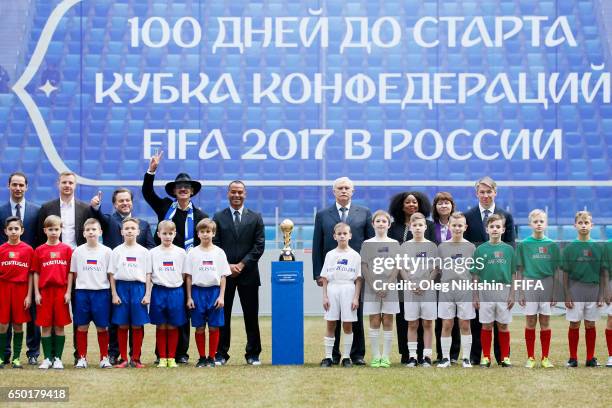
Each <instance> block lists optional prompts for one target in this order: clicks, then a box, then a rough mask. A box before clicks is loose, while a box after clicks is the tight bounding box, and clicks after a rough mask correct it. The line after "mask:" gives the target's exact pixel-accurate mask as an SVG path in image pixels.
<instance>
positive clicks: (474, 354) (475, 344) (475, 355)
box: [470, 310, 502, 364]
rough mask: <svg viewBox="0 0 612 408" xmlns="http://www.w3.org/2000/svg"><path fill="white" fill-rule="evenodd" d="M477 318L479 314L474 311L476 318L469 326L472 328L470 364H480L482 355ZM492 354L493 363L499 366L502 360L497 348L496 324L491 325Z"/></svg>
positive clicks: (480, 328)
mask: <svg viewBox="0 0 612 408" xmlns="http://www.w3.org/2000/svg"><path fill="white" fill-rule="evenodd" d="M478 316H479V313H478V310H476V317H475V318H474V319H472V320H471V322H470V326H471V328H472V350H471V352H470V360H472V364H480V356H481V355H482V344H481V343H480V332H481V330H482V323H480V320H479V319H478ZM493 353H494V354H495V361H497V364H501V361H502V359H501V351H500V348H499V334H498V330H497V323H495V324H493Z"/></svg>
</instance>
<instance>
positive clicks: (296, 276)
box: [272, 262, 304, 365]
mask: <svg viewBox="0 0 612 408" xmlns="http://www.w3.org/2000/svg"><path fill="white" fill-rule="evenodd" d="M303 271H304V263H303V262H272V365H289V364H304V272H303Z"/></svg>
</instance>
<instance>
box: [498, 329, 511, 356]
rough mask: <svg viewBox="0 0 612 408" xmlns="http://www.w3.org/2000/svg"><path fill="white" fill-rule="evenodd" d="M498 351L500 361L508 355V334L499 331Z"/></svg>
mask: <svg viewBox="0 0 612 408" xmlns="http://www.w3.org/2000/svg"><path fill="white" fill-rule="evenodd" d="M498 333H499V351H500V353H501V358H502V360H503V359H504V358H506V357H508V356H509V355H510V332H503V331H501V330H500V331H499V332H498Z"/></svg>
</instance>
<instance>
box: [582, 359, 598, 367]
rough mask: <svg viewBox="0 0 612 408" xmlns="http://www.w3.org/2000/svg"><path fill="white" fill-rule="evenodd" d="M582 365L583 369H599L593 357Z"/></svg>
mask: <svg viewBox="0 0 612 408" xmlns="http://www.w3.org/2000/svg"><path fill="white" fill-rule="evenodd" d="M584 365H585V367H599V366H600V365H599V363H598V362H597V359H596V358H595V357H593V358H592V359H590V360H587V362H586V363H585V364H584Z"/></svg>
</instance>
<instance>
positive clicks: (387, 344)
mask: <svg viewBox="0 0 612 408" xmlns="http://www.w3.org/2000/svg"><path fill="white" fill-rule="evenodd" d="M392 342H393V331H391V330H390V331H384V330H383V352H382V356H383V357H384V358H386V359H388V358H389V355H390V354H391V343H392Z"/></svg>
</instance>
